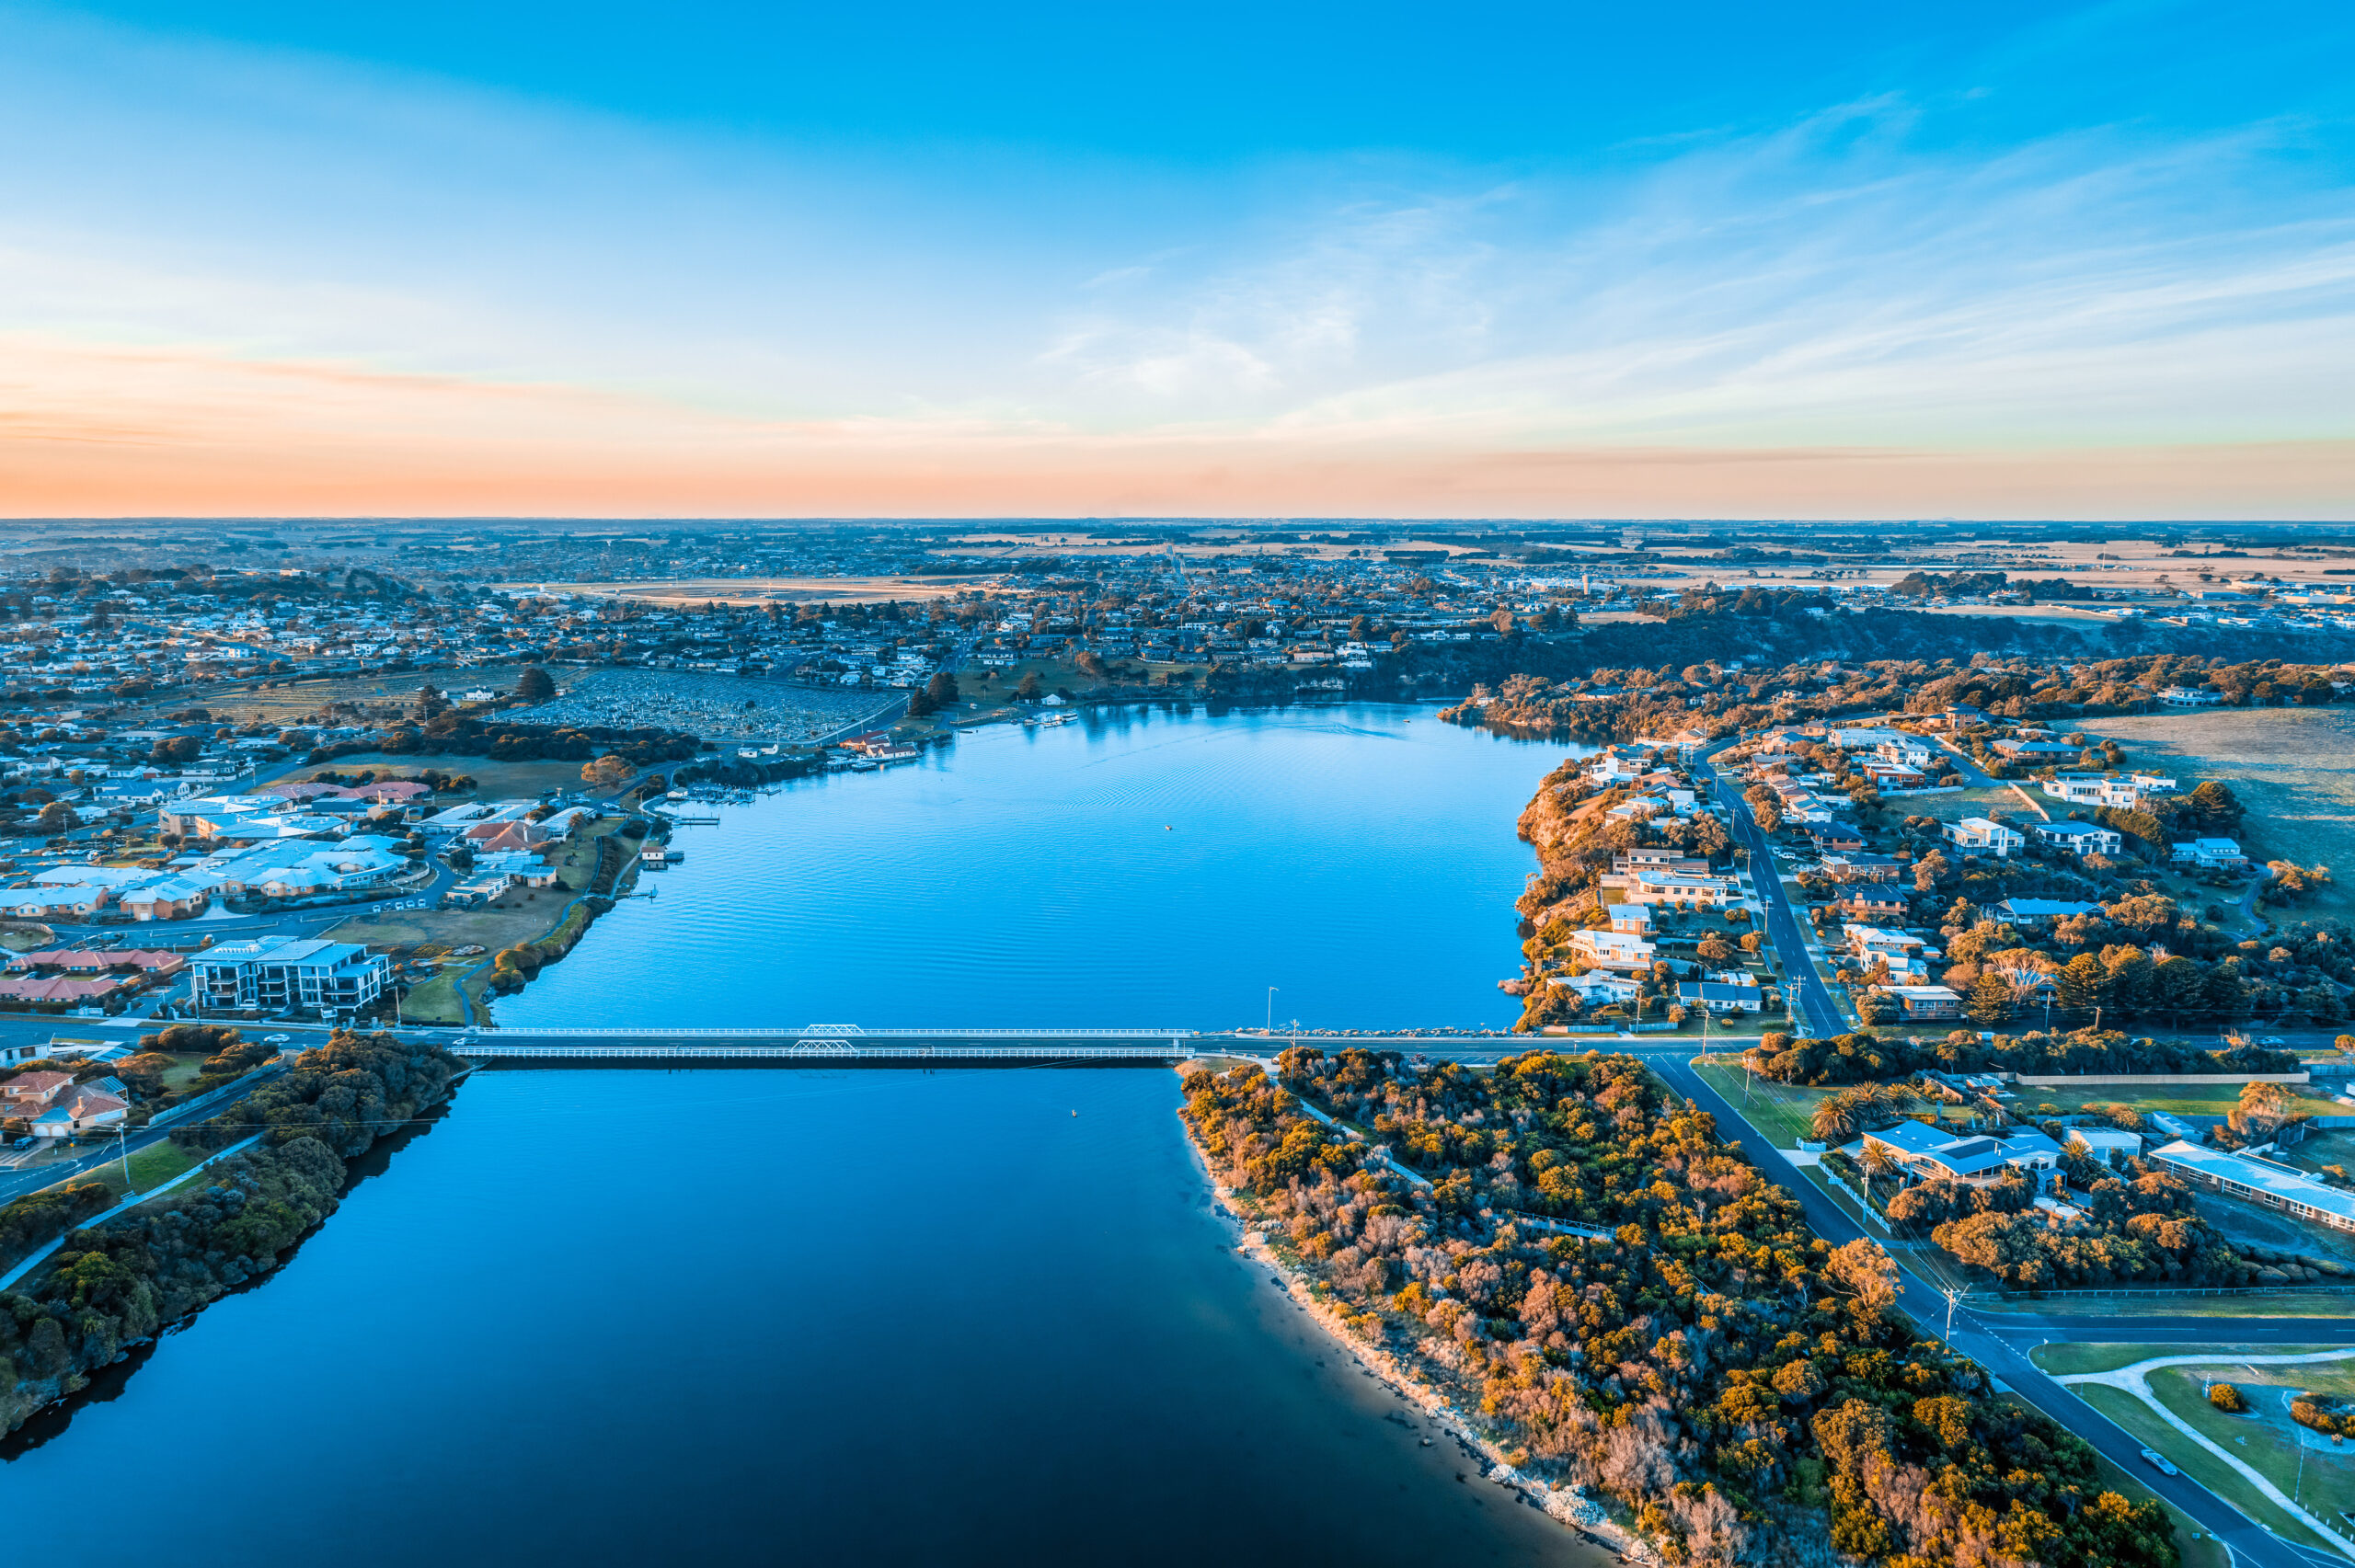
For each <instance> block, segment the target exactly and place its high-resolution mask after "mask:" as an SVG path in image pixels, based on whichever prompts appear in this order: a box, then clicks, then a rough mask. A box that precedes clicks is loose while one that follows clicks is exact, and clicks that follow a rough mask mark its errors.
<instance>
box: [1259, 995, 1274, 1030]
mask: <svg viewBox="0 0 2355 1568" xmlns="http://www.w3.org/2000/svg"><path fill="white" fill-rule="evenodd" d="M1275 1032H1276V988H1275V987H1273V986H1269V988H1268V1025H1267V1027H1266V1028H1264V1029H1262V1030H1261V1031H1260V1033H1261V1034H1264V1035H1272V1034H1274V1033H1275Z"/></svg>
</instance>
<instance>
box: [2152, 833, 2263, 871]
mask: <svg viewBox="0 0 2355 1568" xmlns="http://www.w3.org/2000/svg"><path fill="white" fill-rule="evenodd" d="M2167 859H2169V860H2170V861H2172V862H2174V863H2175V864H2177V865H2197V866H2199V867H2200V869H2202V870H2204V871H2240V870H2245V869H2246V867H2247V865H2248V856H2246V855H2245V854H2243V853H2241V846H2240V845H2239V844H2238V843H2236V842H2234V841H2233V840H2231V839H2193V840H2191V841H2188V842H2186V843H2180V844H2169V845H2168V846H2167Z"/></svg>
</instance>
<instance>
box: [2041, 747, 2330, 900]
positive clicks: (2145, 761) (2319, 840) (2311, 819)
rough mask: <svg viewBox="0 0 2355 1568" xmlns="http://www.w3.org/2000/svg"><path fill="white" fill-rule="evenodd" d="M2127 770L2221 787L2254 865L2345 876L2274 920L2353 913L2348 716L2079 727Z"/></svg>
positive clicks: (2189, 784) (2189, 785)
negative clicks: (2111, 744) (2112, 743)
mask: <svg viewBox="0 0 2355 1568" xmlns="http://www.w3.org/2000/svg"><path fill="white" fill-rule="evenodd" d="M2086 727H2087V728H2088V729H2089V730H2091V731H2092V732H2093V733H2094V734H2097V735H2099V736H2101V737H2103V738H2108V739H2115V740H2117V741H2118V742H2119V744H2120V745H2122V746H2124V747H2125V748H2126V750H2127V754H2128V759H2129V761H2131V763H2132V764H2133V765H2134V766H2136V767H2141V768H2148V769H2151V770H2153V771H2154V772H2158V773H2172V774H2174V775H2175V776H2176V777H2177V778H2179V779H2181V780H2182V781H2183V784H2184V787H2185V788H2187V789H2188V788H2189V787H2191V785H2192V784H2195V783H2196V782H2198V781H2199V780H2200V779H2222V780H2223V781H2224V782H2225V783H2226V784H2230V785H2231V786H2232V790H2233V793H2234V795H2238V796H2240V798H2241V800H2242V802H2243V803H2244V804H2245V805H2246V806H2247V807H2248V820H2247V822H2246V824H2245V825H2244V826H2243V828H2242V831H2241V847H2242V848H2243V849H2245V850H2246V851H2247V852H2248V853H2250V855H2251V856H2252V857H2254V858H2256V859H2258V860H2294V861H2296V862H2297V863H2298V864H2301V865H2313V864H2316V863H2317V862H2319V863H2321V864H2325V865H2331V866H2341V867H2346V868H2347V869H2348V871H2349V878H2350V880H2349V884H2348V885H2346V886H2341V887H2330V888H2326V889H2324V890H2323V891H2322V892H2321V893H2319V894H2316V895H2313V896H2311V897H2309V898H2307V900H2306V901H2305V902H2304V903H2303V904H2299V905H2293V906H2289V907H2287V908H2286V909H2284V910H2280V911H2279V912H2280V913H2285V914H2287V915H2288V916H2289V917H2290V918H2292V919H2293V920H2294V919H2297V918H2299V917H2300V916H2303V915H2323V914H2335V915H2342V916H2343V915H2347V914H2350V913H2355V711H2349V710H2348V709H2346V708H2340V707H2322V708H2211V709H2208V710H2206V711H2204V712H2199V713H2183V714H2146V715H2140V716H2136V717H2119V718H2103V719H2091V720H2088V721H2086Z"/></svg>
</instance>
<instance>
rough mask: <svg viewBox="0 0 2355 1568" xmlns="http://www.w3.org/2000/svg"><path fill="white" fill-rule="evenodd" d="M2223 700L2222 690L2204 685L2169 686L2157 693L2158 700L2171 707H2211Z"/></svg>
mask: <svg viewBox="0 0 2355 1568" xmlns="http://www.w3.org/2000/svg"><path fill="white" fill-rule="evenodd" d="M2223 700H2224V693H2223V692H2218V691H2214V690H2212V689H2211V688H2209V687H2206V686H2170V687H2168V688H2167V689H2166V690H2165V691H2164V692H2160V693H2159V701H2161V702H2163V703H2165V704H2166V705H2167V706H2169V707H2171V708H2212V707H2214V706H2215V705H2216V704H2218V703H2221V702H2223Z"/></svg>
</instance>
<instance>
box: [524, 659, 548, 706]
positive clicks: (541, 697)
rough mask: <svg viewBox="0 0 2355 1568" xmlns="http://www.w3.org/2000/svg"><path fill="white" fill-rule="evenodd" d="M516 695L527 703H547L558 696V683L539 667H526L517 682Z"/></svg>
mask: <svg viewBox="0 0 2355 1568" xmlns="http://www.w3.org/2000/svg"><path fill="white" fill-rule="evenodd" d="M515 694H516V695H517V696H519V697H521V698H523V700H524V701H525V702H527V703H545V702H546V701H547V700H548V699H549V698H551V697H553V696H555V695H556V681H555V680H554V679H553V678H552V677H550V676H549V674H548V672H547V671H546V670H542V669H541V668H540V667H539V666H538V665H536V664H531V665H526V666H524V668H523V675H522V676H521V677H520V678H519V679H518V680H517V681H516V682H515Z"/></svg>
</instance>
